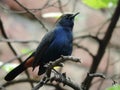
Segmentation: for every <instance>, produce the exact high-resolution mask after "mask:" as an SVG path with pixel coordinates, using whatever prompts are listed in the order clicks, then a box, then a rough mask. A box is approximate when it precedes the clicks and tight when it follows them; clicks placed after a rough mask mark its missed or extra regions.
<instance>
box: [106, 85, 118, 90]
mask: <svg viewBox="0 0 120 90" xmlns="http://www.w3.org/2000/svg"><path fill="white" fill-rule="evenodd" d="M105 90H120V85H118V84H115V85H113V86H111V87H109V88H107V89H105Z"/></svg>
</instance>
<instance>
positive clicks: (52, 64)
mask: <svg viewBox="0 0 120 90" xmlns="http://www.w3.org/2000/svg"><path fill="white" fill-rule="evenodd" d="M65 61H73V62H80V60H79V59H78V58H74V57H72V56H61V57H60V58H59V59H57V60H56V61H54V62H50V63H48V64H47V65H45V66H46V68H47V69H46V72H45V75H44V77H43V78H42V79H41V81H40V82H39V83H38V85H37V86H35V87H34V88H33V90H38V89H39V88H41V87H42V86H43V85H44V84H46V83H47V82H48V81H51V80H52V81H53V80H54V81H59V82H61V83H63V84H65V85H68V86H70V87H71V88H74V89H75V90H81V89H80V87H79V85H77V84H75V83H73V82H72V81H71V82H70V79H68V78H66V76H63V74H60V73H59V72H57V71H56V70H54V69H53V68H54V67H55V66H60V64H61V63H63V62H65ZM52 69H53V70H54V71H55V72H56V74H57V75H59V77H56V76H54V77H52V78H51V77H50V76H51V71H52ZM61 77H62V78H63V79H62V80H61Z"/></svg>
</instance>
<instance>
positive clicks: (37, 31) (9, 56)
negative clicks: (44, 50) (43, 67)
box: [0, 0, 120, 90]
mask: <svg viewBox="0 0 120 90" xmlns="http://www.w3.org/2000/svg"><path fill="white" fill-rule="evenodd" d="M117 1H118V0H0V19H1V20H2V23H3V26H4V32H5V34H6V35H7V38H6V37H5V36H4V35H3V33H2V31H0V88H1V89H3V90H16V88H17V90H30V89H31V84H30V82H29V81H27V80H26V78H28V76H29V75H30V78H31V80H35V81H39V80H40V76H37V69H36V70H35V71H34V72H32V68H30V69H28V75H27V74H26V73H25V72H24V73H22V74H21V75H19V76H18V77H17V78H16V79H15V80H16V81H18V82H14V83H11V84H8V83H7V82H6V81H5V80H4V76H5V75H6V74H7V73H8V72H9V71H10V70H12V69H13V68H14V67H16V66H17V65H18V64H19V63H20V60H23V61H24V60H25V59H26V58H27V57H28V56H29V55H30V54H31V53H32V52H33V51H34V50H35V49H36V47H37V45H38V44H39V42H40V41H41V39H42V37H43V36H44V34H45V33H46V32H47V31H50V30H53V28H54V26H55V23H56V20H57V19H58V18H59V17H60V16H61V15H62V14H65V13H76V12H80V14H79V15H78V16H77V17H76V18H75V21H74V23H75V24H74V29H73V35H74V41H73V42H74V43H73V48H74V49H73V53H72V56H75V57H77V58H80V59H81V64H80V63H73V62H65V65H64V67H63V68H62V69H60V68H57V69H60V71H61V72H66V75H67V76H68V77H70V78H71V79H72V80H73V81H75V82H76V83H78V84H79V85H81V83H82V82H83V81H84V79H85V77H86V76H87V73H88V72H89V69H90V67H91V64H92V60H93V57H94V56H96V55H97V50H98V48H99V43H98V42H97V40H96V39H94V38H91V37H92V36H93V37H97V38H99V39H100V40H101V39H103V37H104V35H105V33H106V31H107V27H108V26H109V23H110V21H111V17H112V15H113V13H114V11H115V7H116V6H117ZM119 39H120V21H118V23H117V26H116V27H115V28H114V32H113V33H112V37H111V40H110V42H109V44H108V46H107V47H106V51H105V53H104V55H103V57H102V59H101V62H100V64H99V67H98V69H97V72H99V73H103V74H105V75H106V76H108V77H110V78H112V79H114V80H115V81H116V82H118V83H120V70H119V69H120V62H119V61H120V42H119ZM8 43H9V44H10V45H11V47H12V48H13V49H14V51H15V52H16V54H15V52H13V50H11V48H10V46H9V45H8ZM18 58H19V59H20V60H19V59H18ZM21 79H22V80H23V79H25V80H23V81H21V82H19V80H21ZM112 83H113V82H112V80H111V79H105V80H104V79H101V78H98V77H97V78H94V80H93V81H92V86H91V88H90V90H105V89H106V88H107V87H110V86H112ZM33 84H34V85H36V84H37V83H33ZM59 87H61V90H65V89H67V90H72V89H71V88H70V87H68V86H64V87H63V85H61V84H60V85H59ZM48 88H49V90H59V89H57V88H55V87H54V86H50V85H45V86H43V87H42V88H41V89H40V90H47V89H48ZM1 89H0V90H1Z"/></svg>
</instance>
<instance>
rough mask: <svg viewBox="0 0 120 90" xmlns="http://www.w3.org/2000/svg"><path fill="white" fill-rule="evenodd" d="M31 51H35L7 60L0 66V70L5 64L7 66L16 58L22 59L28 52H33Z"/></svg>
mask: <svg viewBox="0 0 120 90" xmlns="http://www.w3.org/2000/svg"><path fill="white" fill-rule="evenodd" d="M33 51H35V50H30V51H28V52H26V53H24V54H22V55H17V56H15V57H14V58H12V59H10V60H8V61H7V62H4V63H3V64H2V65H0V68H2V67H3V66H4V65H6V64H8V63H11V62H13V61H14V60H16V59H18V58H21V57H24V56H25V55H28V54H29V53H30V52H33ZM3 61H4V60H3Z"/></svg>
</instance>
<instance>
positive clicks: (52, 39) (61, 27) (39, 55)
mask: <svg viewBox="0 0 120 90" xmlns="http://www.w3.org/2000/svg"><path fill="white" fill-rule="evenodd" d="M78 14H79V13H76V14H64V15H62V16H61V17H60V19H58V22H57V24H56V26H55V29H54V30H53V31H50V32H48V33H47V34H46V35H45V36H44V37H43V39H42V41H41V43H40V44H39V46H38V47H37V49H36V51H35V52H33V53H32V55H30V56H29V57H28V58H27V59H26V60H25V61H24V62H22V63H21V64H20V65H19V66H17V67H16V68H15V69H13V70H12V71H11V72H9V73H8V74H7V75H6V77H5V80H6V81H11V80H13V79H14V78H15V77H16V76H18V75H19V74H20V73H22V72H23V71H24V70H26V69H27V68H28V67H33V70H34V68H35V67H36V66H39V72H38V75H41V74H43V73H45V71H46V67H44V65H45V64H46V63H48V62H49V61H54V60H56V59H58V58H60V56H61V55H65V56H68V55H71V53H72V41H73V35H72V29H73V26H74V18H75V16H76V15H78Z"/></svg>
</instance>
